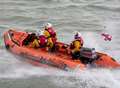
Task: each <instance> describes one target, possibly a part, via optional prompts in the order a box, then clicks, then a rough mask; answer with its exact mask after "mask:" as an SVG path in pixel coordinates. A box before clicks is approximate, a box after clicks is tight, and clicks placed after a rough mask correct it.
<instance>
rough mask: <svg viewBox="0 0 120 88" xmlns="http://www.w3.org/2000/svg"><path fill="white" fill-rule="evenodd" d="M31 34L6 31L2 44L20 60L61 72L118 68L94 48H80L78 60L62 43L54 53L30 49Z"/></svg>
mask: <svg viewBox="0 0 120 88" xmlns="http://www.w3.org/2000/svg"><path fill="white" fill-rule="evenodd" d="M31 35H33V34H32V33H27V32H21V31H15V30H8V31H6V32H5V33H4V43H5V47H6V49H7V50H9V51H10V52H12V53H14V54H16V55H19V56H21V57H24V58H22V59H24V60H26V61H29V62H30V63H32V64H35V65H38V66H39V65H41V64H42V65H47V66H53V67H57V68H60V69H63V70H68V69H75V68H76V67H77V68H80V69H84V68H87V66H88V64H89V66H91V67H104V68H119V67H120V63H118V62H117V61H116V60H115V59H113V58H112V57H110V56H108V55H107V54H104V53H99V52H96V51H95V49H94V48H86V47H83V48H81V52H80V53H79V55H78V57H79V59H76V58H74V57H73V56H72V55H71V54H70V53H68V52H69V50H70V49H68V48H69V47H70V45H68V44H64V43H62V42H57V43H56V44H55V51H54V52H48V51H47V50H46V48H45V47H40V48H32V47H30V46H29V43H30V42H31V40H32V38H33V36H31Z"/></svg>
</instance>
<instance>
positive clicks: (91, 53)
mask: <svg viewBox="0 0 120 88" xmlns="http://www.w3.org/2000/svg"><path fill="white" fill-rule="evenodd" d="M96 58H97V53H96V51H95V48H85V47H82V48H81V50H80V60H81V61H82V62H83V63H86V64H87V63H91V62H92V61H94V60H95V59H96Z"/></svg>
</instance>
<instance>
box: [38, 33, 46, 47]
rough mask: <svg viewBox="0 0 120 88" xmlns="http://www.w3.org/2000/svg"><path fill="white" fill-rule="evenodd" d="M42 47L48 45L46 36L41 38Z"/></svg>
mask: <svg viewBox="0 0 120 88" xmlns="http://www.w3.org/2000/svg"><path fill="white" fill-rule="evenodd" d="M39 41H40V46H45V45H46V43H47V39H46V37H45V36H44V35H40V36H39Z"/></svg>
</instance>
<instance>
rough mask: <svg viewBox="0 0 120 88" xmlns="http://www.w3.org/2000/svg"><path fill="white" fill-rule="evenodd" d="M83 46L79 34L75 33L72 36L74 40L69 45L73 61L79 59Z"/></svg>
mask: <svg viewBox="0 0 120 88" xmlns="http://www.w3.org/2000/svg"><path fill="white" fill-rule="evenodd" d="M82 46H83V39H82V37H81V34H80V33H79V32H76V33H75V35H74V40H73V41H72V43H71V45H70V49H71V53H72V57H73V58H74V59H78V58H79V57H80V49H81V47H82Z"/></svg>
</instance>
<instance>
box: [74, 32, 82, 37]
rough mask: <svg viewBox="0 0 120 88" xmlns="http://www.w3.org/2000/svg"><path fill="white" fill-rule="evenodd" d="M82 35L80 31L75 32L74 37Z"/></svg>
mask: <svg viewBox="0 0 120 88" xmlns="http://www.w3.org/2000/svg"><path fill="white" fill-rule="evenodd" d="M81 36H82V35H81V33H80V32H75V35H74V38H75V39H77V38H80V37H81Z"/></svg>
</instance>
